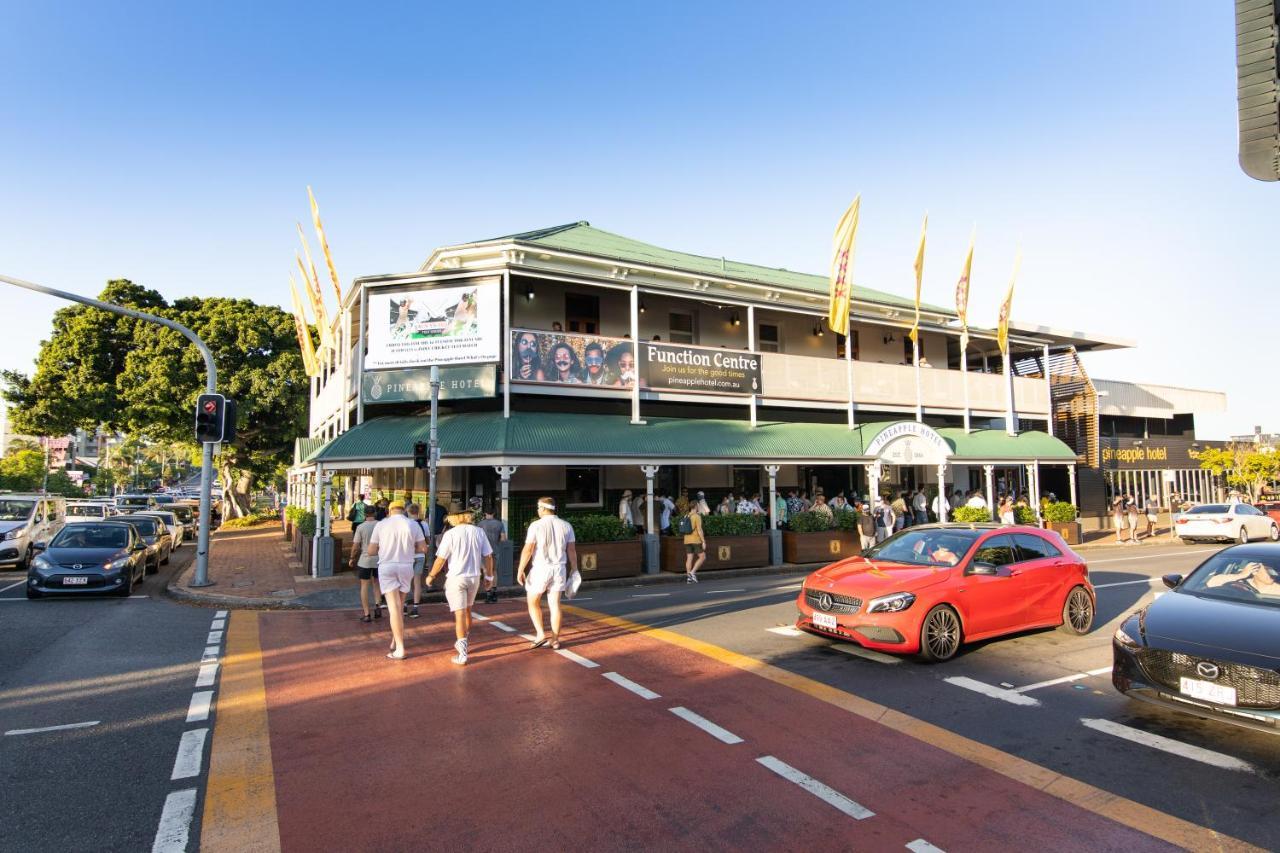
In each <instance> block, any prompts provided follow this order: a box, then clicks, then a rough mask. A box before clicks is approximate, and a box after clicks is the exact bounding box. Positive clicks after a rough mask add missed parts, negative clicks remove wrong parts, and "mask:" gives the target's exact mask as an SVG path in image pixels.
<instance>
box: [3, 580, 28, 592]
mask: <svg viewBox="0 0 1280 853" xmlns="http://www.w3.org/2000/svg"><path fill="white" fill-rule="evenodd" d="M26 582H27V579H26V578H23V579H22V580H20V581H18V582H17V583H11V584H9V585H8V586H6V587H4V588H3V589H0V592H8V591H9V590H11V589H13V588H14V587H15V586H22V585H23V584H24V583H26Z"/></svg>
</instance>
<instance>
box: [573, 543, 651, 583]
mask: <svg viewBox="0 0 1280 853" xmlns="http://www.w3.org/2000/svg"><path fill="white" fill-rule="evenodd" d="M577 548H578V571H580V572H581V573H582V579H583V580H584V581H591V580H601V579H603V578H629V577H635V576H636V575H639V574H642V573H643V571H644V549H643V547H642V545H641V542H640V540H639V539H638V538H637V539H626V540H622V541H619V542H595V543H592V544H589V545H584V544H582V543H581V542H579V543H578V545H577Z"/></svg>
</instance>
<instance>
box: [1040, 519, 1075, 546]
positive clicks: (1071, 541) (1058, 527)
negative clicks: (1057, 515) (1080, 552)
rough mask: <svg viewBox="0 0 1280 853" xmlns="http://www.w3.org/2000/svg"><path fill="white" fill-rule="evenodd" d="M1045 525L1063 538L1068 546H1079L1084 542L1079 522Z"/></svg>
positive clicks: (1048, 522) (1055, 522)
mask: <svg viewBox="0 0 1280 853" xmlns="http://www.w3.org/2000/svg"><path fill="white" fill-rule="evenodd" d="M1044 525H1045V527H1047V528H1049V529H1050V530H1052V531H1053V532H1054V533H1056V534H1058V535H1059V536H1061V537H1062V539H1063V541H1065V542H1066V543H1067V544H1068V545H1079V544H1080V543H1081V542H1083V541H1084V537H1083V535H1082V534H1081V532H1080V529H1081V528H1080V522H1078V521H1046V522H1045V523H1044Z"/></svg>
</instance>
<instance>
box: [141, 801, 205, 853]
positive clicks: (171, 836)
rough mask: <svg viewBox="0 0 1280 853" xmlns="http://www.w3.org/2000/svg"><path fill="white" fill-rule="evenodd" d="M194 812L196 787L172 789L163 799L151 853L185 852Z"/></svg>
mask: <svg viewBox="0 0 1280 853" xmlns="http://www.w3.org/2000/svg"><path fill="white" fill-rule="evenodd" d="M195 813H196V789H195V788H188V789H187V790H185V791H174V792H173V793H172V794H170V795H169V796H168V797H166V798H165V801H164V811H163V812H161V814H160V828H159V829H157V830H156V840H155V843H154V844H152V845H151V853H185V852H186V849H187V836H188V835H190V834H191V818H192V817H193V816H194V815H195Z"/></svg>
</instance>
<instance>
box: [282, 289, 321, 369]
mask: <svg viewBox="0 0 1280 853" xmlns="http://www.w3.org/2000/svg"><path fill="white" fill-rule="evenodd" d="M289 294H290V296H292V297H293V326H294V330H295V331H297V333H298V349H300V350H301V351H302V366H303V367H304V368H305V369H306V371H307V375H308V376H315V375H317V374H319V373H320V364H319V362H318V361H317V360H316V351H315V345H314V344H312V342H311V330H310V329H308V328H307V318H306V314H304V313H303V310H302V298H301V297H300V296H298V284H297V282H295V281H294V280H293V275H292V274H290V275H289Z"/></svg>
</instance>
